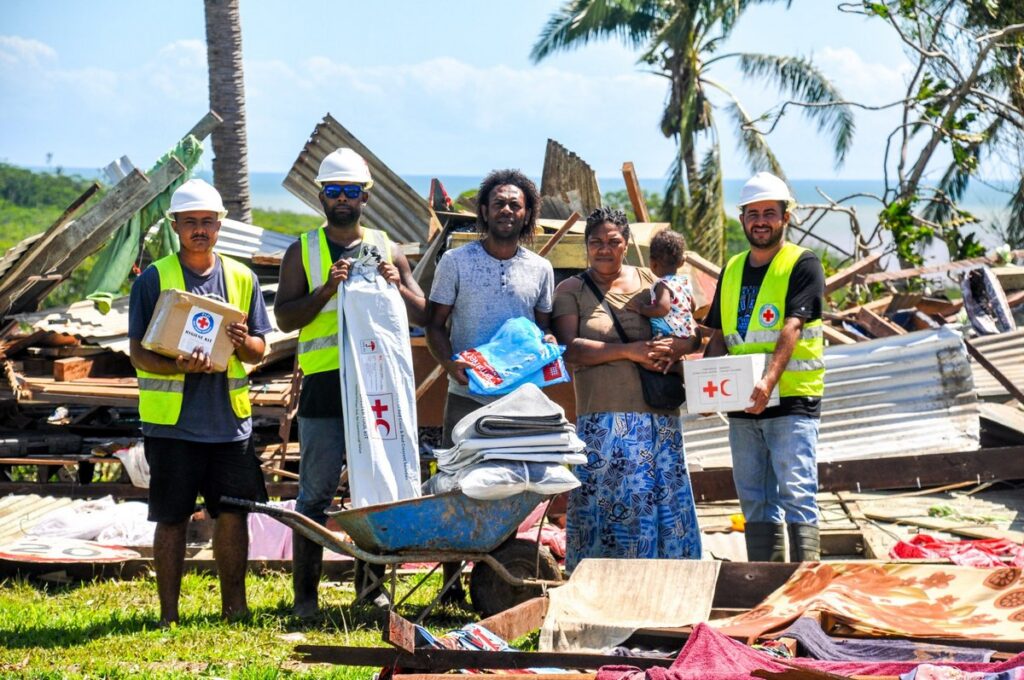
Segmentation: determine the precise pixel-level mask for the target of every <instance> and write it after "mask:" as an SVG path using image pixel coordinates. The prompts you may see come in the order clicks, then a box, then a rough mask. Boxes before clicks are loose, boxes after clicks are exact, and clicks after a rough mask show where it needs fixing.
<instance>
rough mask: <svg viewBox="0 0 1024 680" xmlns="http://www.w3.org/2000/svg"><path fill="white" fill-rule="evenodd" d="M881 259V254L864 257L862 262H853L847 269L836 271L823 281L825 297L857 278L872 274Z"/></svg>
mask: <svg viewBox="0 0 1024 680" xmlns="http://www.w3.org/2000/svg"><path fill="white" fill-rule="evenodd" d="M881 259H882V254H881V253H875V254H873V255H869V256H868V257H865V258H864V259H863V260H858V261H857V262H854V263H853V264H851V265H850V266H849V267H846V268H845V269H841V270H839V271H837V272H836V273H835V274H833V275H832V276H830V277H828V278H827V279H825V295H828V294H829V293H831V292H833V291H836V290H839V289H840V288H842V287H843V286H845V285H847V284H849V283H851V282H852V281H854V279H856V278H857V277H858V276H862V275H864V274H866V273H868V272H873V271H875V270H876V269H878V266H879V264H878V262H879V260H881Z"/></svg>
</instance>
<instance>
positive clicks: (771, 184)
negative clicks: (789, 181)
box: [739, 172, 796, 210]
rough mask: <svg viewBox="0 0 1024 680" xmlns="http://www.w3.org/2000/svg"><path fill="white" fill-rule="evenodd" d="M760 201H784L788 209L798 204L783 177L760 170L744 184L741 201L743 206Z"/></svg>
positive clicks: (740, 203)
mask: <svg viewBox="0 0 1024 680" xmlns="http://www.w3.org/2000/svg"><path fill="white" fill-rule="evenodd" d="M758 201H783V202H784V203H785V204H786V210H789V209H790V208H792V207H793V206H794V205H796V200H795V199H794V198H793V195H792V194H791V193H790V192H789V187H788V186H786V183H785V182H783V181H782V180H781V179H779V178H778V177H776V176H775V175H773V174H772V173H770V172H759V173H757V174H756V175H754V176H753V177H751V178H750V179H749V180H747V183H746V184H744V185H743V188H742V189H740V202H739V205H740V207H741V208H742V207H743V206H745V205H749V204H751V203H757V202H758Z"/></svg>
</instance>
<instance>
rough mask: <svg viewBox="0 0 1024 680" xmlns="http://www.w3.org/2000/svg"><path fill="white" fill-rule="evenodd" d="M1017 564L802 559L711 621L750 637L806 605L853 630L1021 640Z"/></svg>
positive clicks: (1023, 593) (1022, 602)
mask: <svg viewBox="0 0 1024 680" xmlns="http://www.w3.org/2000/svg"><path fill="white" fill-rule="evenodd" d="M1021 572H1022V570H1021V568H1020V567H1004V568H1002V569H978V568H973V567H960V566H956V565H934V564H900V563H863V562H821V563H805V564H803V565H801V566H800V567H798V568H797V570H796V571H795V572H794V573H793V575H792V576H791V577H790V578H789V580H788V581H786V583H785V584H783V585H782V586H781V587H780V588H778V589H777V590H776V591H775V592H773V593H772V594H771V595H769V596H768V597H767V598H766V599H765V600H764V601H763V602H761V604H760V605H758V606H757V607H755V608H754V609H751V610H750V611H748V612H745V613H743V614H740V615H738V616H734V617H730V618H727V619H719V620H716V621H713V622H712V625H714V626H715V627H716V628H718V629H719V630H721V631H722V632H724V633H725V634H727V635H734V636H738V637H747V638H754V637H757V636H760V635H763V634H765V633H768V632H771V631H776V630H779V629H780V628H781V627H783V626H786V625H788V624H789V623H791V622H792V621H794V620H796V619H797V618H799V617H800V616H801V615H803V613H804V612H807V611H810V610H818V611H822V612H825V613H827V614H830V615H831V616H832V617H833V618H834V619H835V620H836V621H837V622H839V623H844V624H846V625H847V626H849V627H850V628H852V629H853V630H855V631H857V632H858V633H862V634H865V635H873V636H879V637H884V636H894V635H895V636H902V637H909V638H948V639H979V638H980V639H989V640H1006V641H1013V642H1017V641H1020V642H1024V627H1022V626H1021V623H1022V622H1024V584H1022V582H1021Z"/></svg>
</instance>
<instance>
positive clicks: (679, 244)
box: [650, 229, 686, 278]
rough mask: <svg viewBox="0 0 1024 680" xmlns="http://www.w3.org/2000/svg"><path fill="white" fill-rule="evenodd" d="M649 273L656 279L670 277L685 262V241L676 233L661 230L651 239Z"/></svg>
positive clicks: (669, 230)
mask: <svg viewBox="0 0 1024 680" xmlns="http://www.w3.org/2000/svg"><path fill="white" fill-rule="evenodd" d="M650 261H651V271H652V272H654V275H655V276H657V277H658V278H662V277H664V276H671V275H672V274H675V273H676V270H678V269H679V268H680V267H682V266H683V263H685V262H686V239H684V238H683V235H682V234H680V233H679V232H677V231H672V230H671V229H663V230H662V231H659V232H658V233H657V234H655V235H654V238H652V239H651V257H650Z"/></svg>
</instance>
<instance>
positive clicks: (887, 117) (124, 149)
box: [0, 0, 909, 179]
mask: <svg viewBox="0 0 1024 680" xmlns="http://www.w3.org/2000/svg"><path fill="white" fill-rule="evenodd" d="M559 4H560V3H559V2H558V1H556V0H518V1H517V2H514V3H497V2H487V1H483V2H481V1H479V0H477V1H472V2H471V1H469V0H439V1H437V2H432V3H425V2H414V1H413V0H408V1H405V2H399V1H397V0H376V1H374V2H360V3H352V2H345V3H323V2H307V1H304V0H295V1H291V2H287V3H285V2H270V1H269V0H262V1H261V0H242V3H241V14H242V31H243V53H244V59H245V73H246V91H247V113H248V124H249V150H250V157H249V162H250V169H251V170H253V171H284V170H286V169H287V168H288V167H290V166H291V164H292V162H293V161H294V160H295V157H296V156H297V155H298V153H299V151H300V150H301V148H302V146H303V144H304V143H305V141H306V139H307V137H308V135H309V133H310V132H311V131H312V129H313V127H314V125H315V124H316V123H317V121H319V119H320V118H321V117H322V116H323V115H324V114H325V113H326V112H328V111H329V112H331V113H332V114H333V115H334V116H335V117H336V118H337V119H338V120H339V121H341V122H342V123H343V124H344V125H346V127H348V128H349V129H350V130H351V131H352V132H354V133H355V134H356V135H357V136H358V137H359V138H360V139H361V140H362V141H363V142H364V143H366V144H367V145H368V146H369V147H370V148H372V149H373V150H374V152H375V153H376V154H377V155H378V156H380V157H381V159H382V160H384V161H385V162H386V163H388V164H389V165H390V166H391V167H392V168H393V169H394V170H396V171H397V172H399V173H400V174H438V175H452V174H455V175H476V174H482V173H484V172H486V171H487V170H489V169H491V168H493V167H505V166H512V167H521V168H523V169H524V170H526V171H527V172H528V173H530V174H533V175H538V176H539V175H540V171H541V167H542V165H543V155H544V146H545V142H546V140H547V138H548V137H551V138H554V139H557V140H558V141H560V142H561V143H562V144H564V145H565V146H567V147H568V148H570V149H572V150H573V151H575V152H577V153H578V154H579V155H580V156H582V157H583V158H584V159H586V160H587V161H588V162H589V163H590V164H591V165H592V166H593V167H594V168H595V169H596V170H597V172H598V174H599V175H600V176H602V177H610V176H615V175H618V174H619V168H620V166H621V164H622V162H623V161H625V160H632V161H633V162H634V163H635V164H636V166H637V169H638V172H639V174H640V175H641V176H642V177H661V176H663V175H664V173H665V170H666V169H667V167H668V165H669V163H670V161H671V158H672V154H673V146H672V142H671V140H668V139H665V138H664V137H662V135H661V133H660V131H659V130H658V120H659V116H660V113H661V109H662V103H663V100H664V96H665V85H664V80H663V79H662V78H660V77H658V76H656V75H651V74H648V73H644V72H642V71H641V70H640V69H638V67H637V66H636V64H635V60H636V56H637V55H636V54H635V53H633V52H631V51H629V50H627V49H625V48H623V47H621V46H620V45H618V44H617V43H613V42H604V43H593V44H591V45H588V46H586V47H584V48H581V49H578V50H576V51H575V52H571V53H566V54H561V55H557V56H555V57H553V58H549V59H548V60H545V61H544V62H542V63H541V64H540V65H533V64H531V63H530V61H529V58H528V55H529V50H530V48H531V46H532V45H533V43H534V41H535V40H536V37H537V35H538V34H539V32H540V30H541V28H542V26H543V25H544V23H545V21H546V19H547V17H548V16H549V15H550V14H551V12H553V11H554V10H555V9H556V8H557V7H558V5H559ZM734 51H751V52H765V53H775V54H791V55H801V56H810V57H813V59H814V61H815V63H816V64H817V65H818V67H819V68H820V69H821V70H822V71H823V72H824V73H825V74H826V75H828V76H829V77H831V78H832V79H833V80H834V82H836V84H837V85H838V86H839V88H840V90H841V92H842V93H843V95H844V96H846V97H847V98H849V99H854V100H858V101H863V102H865V103H870V104H880V103H885V102H888V101H891V100H893V99H898V98H899V97H900V96H901V88H902V83H903V78H904V74H905V73H906V72H907V70H908V68H909V66H908V64H907V62H906V59H905V57H904V55H903V53H902V50H901V47H900V45H899V44H898V42H897V41H896V39H895V37H894V36H893V35H892V34H891V33H889V32H887V31H886V30H885V27H884V26H883V25H882V24H881V23H880V22H877V21H876V22H870V21H868V20H866V19H864V18H862V17H859V16H853V15H848V14H841V13H840V12H839V11H838V10H837V9H836V3H835V2H831V1H828V0H794V2H793V6H792V8H791V9H790V10H788V11H786V10H785V5H784V3H779V4H778V5H772V6H765V7H754V8H753V9H751V10H749V11H748V12H747V13H746V14H745V15H744V16H743V18H742V19H741V22H740V24H739V25H738V27H737V29H736V31H735V32H734V34H733V36H732V38H731V39H730V40H729V42H728V43H726V44H725V45H724V46H723V48H722V53H725V52H734ZM713 75H714V77H715V78H716V80H718V81H719V82H721V83H722V84H724V85H725V86H726V87H728V88H729V89H730V90H732V91H733V92H734V93H736V94H737V95H738V96H739V98H740V99H741V100H742V101H743V102H744V104H745V105H746V107H747V109H748V110H749V111H750V112H751V113H755V114H756V113H760V112H762V111H764V110H765V109H767V108H769V107H771V106H772V105H774V104H775V103H777V101H778V97H777V95H776V94H775V93H772V92H769V91H765V90H764V89H762V88H759V87H757V86H755V85H752V84H751V83H750V82H749V81H745V80H744V79H742V77H741V76H740V75H739V74H738V72H737V71H736V70H735V69H733V68H731V67H729V66H728V62H722V63H720V64H718V65H716V66H715V68H714V71H713ZM0 98H2V100H3V101H4V105H3V107H0V160H4V161H6V162H11V163H15V164H20V165H32V166H40V165H43V164H44V163H45V162H46V155H47V153H52V154H53V157H52V163H53V164H54V165H62V166H65V167H85V168H91V167H100V166H103V165H105V164H106V163H108V162H109V161H110V160H113V159H114V158H116V157H119V156H120V155H122V154H127V155H128V156H129V157H130V158H131V159H132V160H133V161H134V162H135V163H136V164H137V165H139V166H142V167H147V166H149V165H150V164H151V163H152V162H153V161H154V160H155V159H156V158H157V157H158V156H159V155H160V154H161V153H163V152H164V151H166V149H167V148H169V147H170V146H171V145H172V144H173V143H174V142H175V141H176V140H177V139H178V137H179V136H180V135H181V134H182V133H183V132H185V131H186V130H188V128H189V127H191V125H192V124H193V123H194V122H195V121H196V120H198V119H199V118H200V117H201V116H202V115H203V114H204V113H205V111H206V110H207V108H208V100H207V80H206V51H205V28H204V23H203V3H202V2H201V0H187V1H186V0H179V1H175V2H163V3H157V2H138V1H134V2H128V1H121V0H99V1H98V2H92V3H84V2H80V1H72V0H48V1H47V2H45V3H44V2H38V1H37V0H4V2H2V3H0ZM787 118H788V119H787V120H785V121H784V122H783V123H782V124H781V125H780V126H779V127H778V128H777V130H776V131H775V132H774V133H773V134H772V136H771V137H770V138H769V141H770V143H771V144H772V146H773V148H774V149H775V150H776V152H777V154H778V156H779V157H780V159H781V160H782V163H783V165H784V167H785V168H786V171H787V173H788V175H789V177H791V178H794V179H797V178H817V179H860V178H876V177H880V176H881V155H882V149H883V146H884V143H885V136H886V135H887V134H888V132H889V130H890V129H891V127H892V125H893V124H894V122H895V118H894V114H893V113H892V112H889V113H869V112H857V128H858V132H857V136H856V140H855V146H854V150H853V152H852V154H851V155H850V157H849V159H848V160H847V163H846V164H845V166H843V167H842V168H841V169H839V170H836V169H835V168H834V164H833V161H832V157H831V153H830V149H829V142H828V141H827V140H826V139H825V138H822V137H819V136H817V135H815V134H814V133H813V131H812V128H811V127H810V126H809V125H808V124H807V123H806V121H805V120H804V119H802V118H801V117H800V116H799V114H798V113H796V112H794V114H793V115H790V116H788V117H787ZM718 123H719V132H720V135H721V138H722V142H723V145H722V146H723V151H724V159H723V162H724V166H725V174H726V176H727V177H730V178H740V177H745V176H747V175H748V174H749V172H748V169H747V167H746V165H745V164H744V163H743V161H742V158H741V157H740V155H739V154H738V152H737V150H736V145H735V140H734V137H733V134H732V131H731V129H730V127H729V124H728V121H727V119H726V118H725V117H724V116H719V121H718ZM204 165H205V167H209V161H208V160H206V161H205V163H204Z"/></svg>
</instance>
